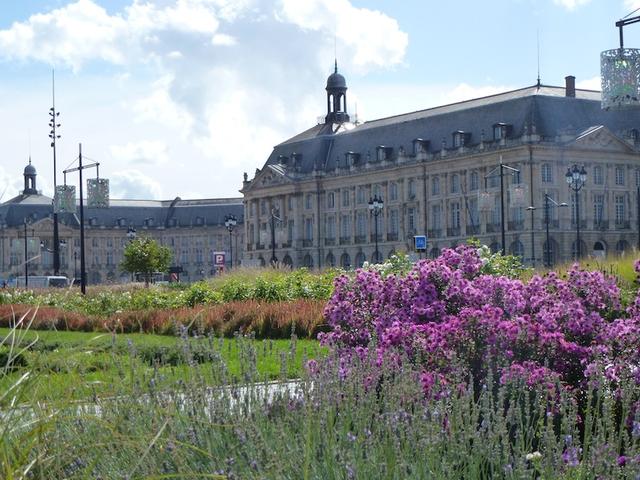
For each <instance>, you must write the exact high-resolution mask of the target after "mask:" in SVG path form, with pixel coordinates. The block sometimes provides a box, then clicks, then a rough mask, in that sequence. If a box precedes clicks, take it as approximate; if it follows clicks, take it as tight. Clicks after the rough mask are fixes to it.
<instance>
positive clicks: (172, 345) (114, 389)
mask: <svg viewBox="0 0 640 480" xmlns="http://www.w3.org/2000/svg"><path fill="white" fill-rule="evenodd" d="M10 333H11V330H10V329H7V328H0V339H2V338H5V337H9V336H10ZM6 343H7V342H5V344H6ZM16 346H17V347H20V348H25V350H24V351H23V352H22V353H21V354H20V355H19V358H18V360H17V361H16V362H15V364H16V365H15V366H14V367H13V368H12V370H11V371H10V372H9V373H8V375H6V376H4V377H0V391H3V390H5V389H7V388H8V387H9V386H10V385H11V384H13V383H14V382H15V381H16V380H17V379H18V378H19V377H20V376H21V375H22V374H23V373H24V372H25V371H27V370H29V371H30V374H31V376H32V380H31V391H30V397H31V398H30V399H29V400H30V401H31V400H40V399H42V400H48V399H55V398H62V397H70V398H72V399H74V400H79V399H84V398H88V397H93V396H110V395H117V394H119V393H120V392H121V391H122V390H123V388H125V387H127V388H141V387H142V386H143V385H145V384H148V383H149V382H150V381H151V378H153V382H154V384H155V387H156V388H160V389H165V388H175V387H176V385H180V384H181V383H188V382H189V381H193V380H194V377H196V376H197V377H198V378H197V380H198V381H199V382H200V383H202V384H205V385H218V384H221V383H227V382H241V381H243V378H245V377H247V374H248V372H247V371H246V369H247V365H249V364H250V363H251V362H250V360H251V359H250V358H249V357H250V356H252V357H255V369H256V371H255V372H253V378H259V379H262V380H265V381H267V380H272V379H278V378H295V377H298V376H300V372H301V368H302V364H303V361H304V360H305V359H307V358H317V357H319V356H321V355H324V354H325V352H326V349H324V348H321V347H320V346H319V344H318V342H316V341H313V340H298V339H291V340H254V339H251V338H243V337H236V338H232V339H224V338H215V337H197V338H177V337H167V336H161V335H150V334H113V335H112V334H108V333H107V334H99V333H85V332H59V331H34V330H29V331H24V332H22V335H21V339H20V341H19V344H18V345H16ZM2 348H3V349H4V350H5V351H6V350H7V347H6V346H5V347H2ZM1 352H2V350H0V353H1ZM283 362H284V363H285V367H284V368H283V366H282V364H283ZM195 365H197V366H199V368H197V369H194V368H193V367H194V366H195ZM18 400H19V399H18ZM8 401H13V399H11V398H7V399H5V402H8Z"/></svg>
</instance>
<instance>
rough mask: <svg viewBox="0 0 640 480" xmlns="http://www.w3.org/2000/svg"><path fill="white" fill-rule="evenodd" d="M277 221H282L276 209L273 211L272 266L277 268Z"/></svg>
mask: <svg viewBox="0 0 640 480" xmlns="http://www.w3.org/2000/svg"><path fill="white" fill-rule="evenodd" d="M276 219H278V220H280V218H279V216H278V214H277V213H276V209H275V208H272V209H271V222H270V225H271V266H272V267H275V265H276V263H277V262H278V258H277V257H276Z"/></svg>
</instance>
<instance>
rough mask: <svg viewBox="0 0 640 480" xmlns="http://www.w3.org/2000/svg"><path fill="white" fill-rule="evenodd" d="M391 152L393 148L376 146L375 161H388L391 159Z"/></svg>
mask: <svg viewBox="0 0 640 480" xmlns="http://www.w3.org/2000/svg"><path fill="white" fill-rule="evenodd" d="M392 151H393V148H391V147H385V146H384V145H378V146H377V147H376V155H377V159H378V161H379V162H382V161H384V160H389V159H390V158H391V152H392Z"/></svg>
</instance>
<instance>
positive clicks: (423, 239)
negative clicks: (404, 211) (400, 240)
mask: <svg viewBox="0 0 640 480" xmlns="http://www.w3.org/2000/svg"><path fill="white" fill-rule="evenodd" d="M413 241H414V244H415V247H416V251H417V252H421V251H425V250H426V249H427V236H426V235H416V236H415V237H413Z"/></svg>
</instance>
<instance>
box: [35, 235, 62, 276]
mask: <svg viewBox="0 0 640 480" xmlns="http://www.w3.org/2000/svg"><path fill="white" fill-rule="evenodd" d="M66 245H67V242H66V240H59V241H58V248H57V249H56V247H55V245H54V247H53V248H47V244H46V243H45V242H44V240H41V241H40V250H43V251H45V252H47V253H53V254H54V262H53V263H54V267H53V268H54V275H58V273H56V272H55V254H56V251H57V252H58V253H59V252H60V248H61V247H66ZM43 267H44V262H43Z"/></svg>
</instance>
